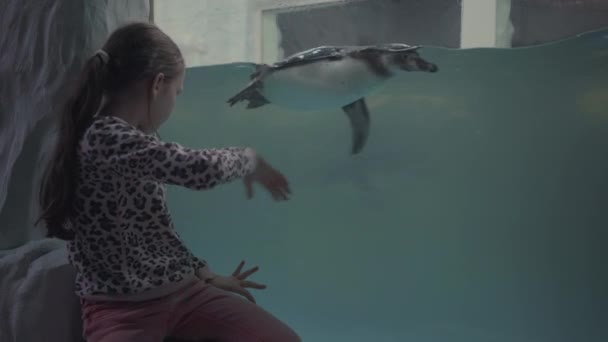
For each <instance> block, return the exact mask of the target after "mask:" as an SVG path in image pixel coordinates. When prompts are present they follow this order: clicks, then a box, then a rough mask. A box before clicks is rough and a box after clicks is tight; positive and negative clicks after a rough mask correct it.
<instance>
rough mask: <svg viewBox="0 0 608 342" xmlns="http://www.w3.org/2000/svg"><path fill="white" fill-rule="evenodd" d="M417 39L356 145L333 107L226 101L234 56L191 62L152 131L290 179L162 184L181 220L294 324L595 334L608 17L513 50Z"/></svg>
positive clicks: (461, 337)
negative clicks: (221, 61)
mask: <svg viewBox="0 0 608 342" xmlns="http://www.w3.org/2000/svg"><path fill="white" fill-rule="evenodd" d="M421 54H422V55H423V56H424V57H426V58H427V59H428V60H430V61H432V62H435V63H437V64H438V65H439V67H440V72H438V73H436V74H423V73H408V74H404V75H403V76H401V77H399V78H396V79H394V80H392V81H391V82H389V83H388V84H387V86H386V88H385V89H384V90H383V91H381V92H380V93H378V94H376V95H373V96H371V97H369V98H368V104H369V107H370V110H371V117H372V128H371V135H370V138H369V141H368V144H367V146H366V148H365V149H364V151H363V152H362V153H361V154H360V155H357V156H354V157H353V156H351V155H350V154H349V150H350V143H351V141H350V127H349V124H348V121H347V118H346V116H345V115H344V114H343V113H342V112H341V110H340V109H336V110H334V111H323V112H293V111H288V110H285V109H282V108H279V107H276V106H273V105H269V106H266V107H262V108H260V109H257V110H245V109H243V108H242V107H239V108H236V107H235V108H230V107H228V105H227V104H226V103H225V101H226V100H227V99H228V98H229V97H230V96H231V95H233V94H234V93H235V92H237V91H238V90H240V89H241V87H242V86H243V85H244V84H245V83H246V82H247V81H248V77H249V70H248V69H244V68H239V67H237V66H236V65H218V66H213V67H202V68H193V69H189V70H188V73H187V80H186V84H185V91H184V94H183V97H182V98H181V99H180V102H179V104H178V106H177V109H176V111H175V112H174V114H173V116H172V118H171V119H170V120H169V122H168V123H167V124H166V126H165V127H164V129H163V130H162V132H161V134H162V137H163V139H165V140H173V141H178V142H180V143H182V144H185V145H188V146H191V147H199V148H205V147H222V146H231V145H248V146H252V147H254V148H255V149H257V150H258V152H259V153H260V154H262V155H263V156H265V157H266V159H267V160H268V161H269V162H270V163H271V164H274V165H275V166H276V167H277V168H279V169H280V170H282V171H283V172H284V173H285V174H286V175H287V177H288V178H289V180H290V182H291V185H292V190H293V192H294V193H293V197H292V199H291V201H289V202H286V203H275V202H273V201H272V200H270V197H269V196H268V195H267V194H266V193H265V192H264V191H263V190H261V189H258V191H257V194H256V195H257V196H256V198H255V199H253V200H250V201H248V200H246V199H245V196H244V194H245V191H244V188H243V186H242V184H241V183H240V182H236V183H232V184H230V185H226V186H222V187H218V188H216V189H214V190H212V191H210V192H202V193H201V192H194V191H190V190H185V189H181V188H171V192H170V206H171V209H172V212H173V216H174V220H175V223H176V227H177V229H178V231H179V232H180V233H181V235H182V236H183V237H184V238H185V240H186V241H187V243H188V244H189V246H190V247H191V248H192V249H193V251H195V253H196V254H197V255H199V256H201V257H203V258H206V259H207V260H208V261H209V262H210V263H211V265H212V267H213V268H214V269H215V270H216V271H218V272H220V273H229V272H232V271H233V269H234V268H235V267H236V266H237V263H238V262H239V261H240V260H241V259H242V258H243V259H245V260H247V261H248V262H249V263H250V265H251V266H253V265H260V267H261V269H260V271H259V272H258V273H256V274H255V275H254V276H253V277H252V279H254V280H257V281H260V282H262V283H266V284H268V289H266V290H262V291H256V290H253V291H255V292H254V295H255V296H256V299H257V300H258V303H259V304H260V305H262V306H263V307H264V308H266V309H268V310H269V311H271V312H272V313H274V314H275V315H277V316H278V317H279V318H281V319H282V320H284V321H285V322H286V323H288V324H289V325H290V326H292V327H293V328H294V329H295V330H296V331H297V332H298V333H299V334H300V335H301V337H302V338H303V339H304V340H305V341H319V342H322V341H336V342H338V341H349V342H354V341H377V342H381V341H415V342H427V341H428V342H431V341H432V342H436V341H454V342H460V341H463V342H464V341H466V342H477V341H479V342H482V341H483V342H489V341H497V342H498V341H501V342H502V341H504V342H528V341H529V342H545V341H546V342H558V341H568V342H574V341H576V342H579V341H580V342H595V341H597V342H599V341H608V328H606V327H607V326H608V324H606V322H608V315H607V314H606V312H607V311H606V307H607V306H606V304H607V299H608V296H607V293H608V276H607V272H608V271H607V269H606V263H605V261H606V260H608V259H607V252H606V248H605V245H606V241H607V235H608V234H607V233H606V230H607V229H608V31H599V32H594V33H591V34H587V35H584V36H581V37H578V38H575V39H570V40H566V41H562V42H558V43H554V44H548V45H543V46H537V47H533V48H524V49H472V50H449V49H442V48H425V49H423V50H421Z"/></svg>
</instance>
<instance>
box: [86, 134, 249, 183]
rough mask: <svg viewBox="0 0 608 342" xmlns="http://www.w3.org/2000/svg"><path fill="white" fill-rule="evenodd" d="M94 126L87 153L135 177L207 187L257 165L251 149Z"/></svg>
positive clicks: (122, 172) (87, 137) (225, 180)
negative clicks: (196, 144)
mask: <svg viewBox="0 0 608 342" xmlns="http://www.w3.org/2000/svg"><path fill="white" fill-rule="evenodd" d="M94 125H95V126H94V127H92V129H91V130H89V131H88V133H87V135H86V136H85V139H84V141H83V146H82V148H83V150H84V152H85V155H86V156H87V157H89V158H93V160H95V161H96V164H97V166H99V167H109V168H111V169H112V170H113V171H114V172H116V173H118V174H120V175H122V176H123V177H128V178H133V179H134V180H150V181H157V182H161V183H166V184H173V185H180V186H184V187H187V188H190V189H194V190H205V189H210V188H213V187H214V186H216V185H218V184H222V183H227V182H230V181H232V180H235V179H237V178H242V177H245V176H247V175H249V174H251V173H252V172H253V171H254V170H255V168H256V166H257V156H256V153H255V151H254V150H253V149H250V148H243V147H228V148H222V149H191V148H187V147H184V146H181V145H180V144H177V143H170V142H162V141H160V140H159V139H157V138H156V137H154V136H151V135H147V134H144V133H143V132H141V131H139V130H136V129H134V128H132V127H128V126H126V125H123V124H103V125H98V124H97V123H96V124H94Z"/></svg>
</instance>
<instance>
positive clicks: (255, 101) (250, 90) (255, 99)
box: [227, 82, 270, 109]
mask: <svg viewBox="0 0 608 342" xmlns="http://www.w3.org/2000/svg"><path fill="white" fill-rule="evenodd" d="M256 83H257V82H252V83H251V84H250V85H249V86H247V87H246V88H245V89H243V90H241V91H240V92H238V93H237V94H236V95H234V96H233V97H231V98H230V99H228V101H227V102H228V103H229V104H230V107H232V106H234V105H235V104H236V103H237V102H241V101H248V102H249V104H248V105H247V109H252V108H258V107H261V106H263V105H265V104H268V103H270V101H268V100H267V99H266V98H265V97H264V95H262V94H261V93H260V92H259V90H258V89H259V87H260V86H259V85H258V84H256Z"/></svg>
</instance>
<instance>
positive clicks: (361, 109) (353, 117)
mask: <svg viewBox="0 0 608 342" xmlns="http://www.w3.org/2000/svg"><path fill="white" fill-rule="evenodd" d="M342 109H343V110H344V112H345V113H346V115H347V116H348V118H349V120H350V125H351V128H352V132H353V133H352V135H353V137H352V144H353V146H352V154H357V153H359V152H361V150H362V149H363V146H365V142H366V141H367V136H368V135H369V123H370V119H369V110H368V109H367V104H366V103H365V98H360V99H358V100H357V101H355V102H353V103H351V104H348V105H346V106H344V107H342Z"/></svg>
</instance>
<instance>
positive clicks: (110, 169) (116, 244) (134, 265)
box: [68, 116, 256, 297]
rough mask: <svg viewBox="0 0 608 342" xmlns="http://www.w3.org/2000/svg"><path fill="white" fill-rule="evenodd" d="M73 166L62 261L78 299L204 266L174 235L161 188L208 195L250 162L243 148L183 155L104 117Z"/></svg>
mask: <svg viewBox="0 0 608 342" xmlns="http://www.w3.org/2000/svg"><path fill="white" fill-rule="evenodd" d="M78 161H79V177H78V185H77V189H76V194H75V201H74V209H75V214H74V217H72V220H71V225H70V226H71V229H73V231H74V233H75V238H74V240H71V241H69V242H68V255H69V260H70V262H71V263H72V265H73V266H74V267H75V269H76V293H77V294H78V295H79V296H81V297H85V296H95V295H104V296H105V295H131V294H137V293H141V292H143V291H146V290H149V289H153V288H157V287H160V286H164V285H167V284H169V285H170V284H171V283H174V282H180V281H182V280H183V279H185V277H191V276H192V275H193V274H194V273H196V271H197V270H198V269H201V268H204V267H205V266H206V264H207V263H206V261H205V260H203V259H199V258H197V257H195V256H194V255H193V254H192V253H191V252H190V251H189V250H188V249H187V248H186V246H185V245H184V243H183V242H182V240H181V239H180V237H179V235H178V234H177V232H176V231H175V230H174V227H173V224H172V220H171V216H170V213H169V211H168V209H167V206H166V204H165V184H171V185H178V186H184V187H187V188H190V189H194V190H206V189H211V188H213V187H214V186H216V185H218V184H222V183H227V182H230V181H232V180H235V179H237V178H240V177H243V176H245V175H247V174H249V173H251V172H253V170H254V168H255V164H256V158H255V152H254V151H253V150H251V149H249V148H237V147H231V148H224V149H203V150H195V149H190V148H186V147H183V146H181V145H179V144H176V143H168V142H162V141H161V140H159V139H158V138H156V137H155V136H152V135H147V134H144V133H143V132H141V131H140V130H138V129H137V128H135V127H133V126H131V125H130V124H128V123H127V122H126V121H123V120H122V119H120V118H116V117H111V116H98V117H96V118H95V119H94V121H93V123H92V124H91V126H90V127H89V128H88V129H87V131H86V132H85V134H84V136H83V138H82V140H81V141H80V144H79V149H78Z"/></svg>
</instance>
